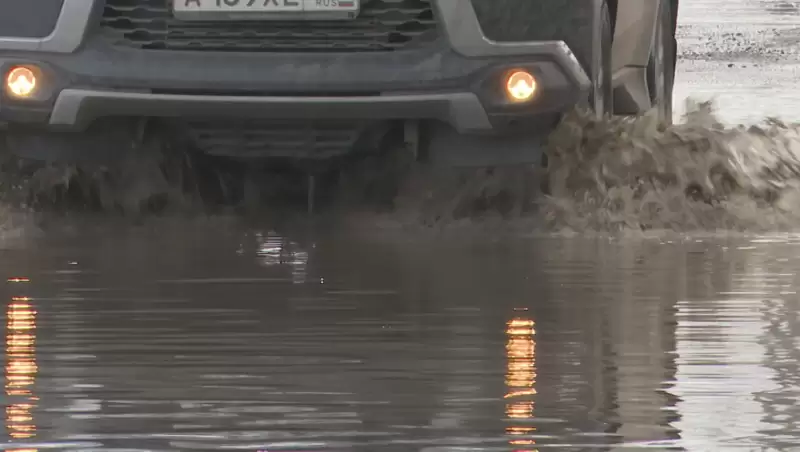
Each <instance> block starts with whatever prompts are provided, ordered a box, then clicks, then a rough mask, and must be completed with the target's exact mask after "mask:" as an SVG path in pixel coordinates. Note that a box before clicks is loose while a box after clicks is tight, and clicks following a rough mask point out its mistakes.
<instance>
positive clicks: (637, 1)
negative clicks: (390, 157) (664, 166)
mask: <svg viewBox="0 0 800 452" xmlns="http://www.w3.org/2000/svg"><path fill="white" fill-rule="evenodd" d="M677 6H678V5H677V0H18V1H14V0H11V1H5V2H3V4H2V9H3V10H2V14H0V73H2V80H3V81H4V84H3V87H2V96H1V97H0V124H2V125H3V127H4V128H5V129H6V130H5V132H4V133H3V135H4V137H5V140H6V144H7V146H8V147H9V148H10V149H11V150H12V151H14V152H15V153H18V154H21V155H23V156H28V157H32V158H39V159H55V160H76V159H78V160H79V159H83V158H87V159H93V158H113V157H114V156H116V155H117V154H121V153H123V151H127V150H129V149H128V147H130V146H128V145H127V144H121V143H134V144H132V145H131V146H133V147H135V143H137V142H138V141H137V139H138V137H140V136H141V134H142V133H143V129H144V125H145V124H152V123H157V124H159V125H160V126H159V129H160V130H168V131H169V132H170V133H169V135H170V136H173V137H178V139H180V140H185V141H189V142H191V143H192V144H193V145H194V146H195V147H196V148H197V149H199V150H201V151H203V152H204V153H207V154H210V155H217V156H226V157H231V158H235V159H259V160H261V161H263V160H264V159H280V160H286V161H290V162H295V163H302V162H309V161H312V162H320V161H329V160H336V159H338V158H340V157H343V156H346V155H350V154H352V153H354V152H357V151H359V152H381V150H382V149H386V144H387V140H388V141H390V142H392V143H395V144H401V145H403V146H405V148H406V149H409V150H411V151H413V152H414V153H415V155H417V156H419V157H420V159H425V160H428V161H431V162H441V163H444V164H447V165H456V166H461V165H466V166H474V165H479V166H482V165H502V164H514V163H521V162H537V161H540V159H541V141H542V138H543V137H545V136H546V135H547V132H548V131H550V130H552V128H553V127H554V126H555V125H556V124H557V123H558V122H559V120H560V119H561V117H562V115H563V113H564V112H565V111H567V110H569V109H571V108H573V107H574V106H576V105H579V104H586V105H587V106H589V107H591V108H593V109H594V110H595V111H596V112H597V113H599V114H625V115H635V114H639V113H642V112H644V111H646V110H650V109H651V108H653V107H657V108H658V110H659V113H660V117H661V119H662V120H664V121H669V120H670V118H671V97H672V96H671V92H672V84H673V78H674V67H675V39H674V35H675V22H676V15H677ZM123 148H125V149H123Z"/></svg>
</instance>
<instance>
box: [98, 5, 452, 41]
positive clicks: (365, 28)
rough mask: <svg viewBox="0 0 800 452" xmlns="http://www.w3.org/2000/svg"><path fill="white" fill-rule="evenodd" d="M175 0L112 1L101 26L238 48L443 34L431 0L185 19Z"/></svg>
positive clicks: (149, 37) (129, 36)
mask: <svg viewBox="0 0 800 452" xmlns="http://www.w3.org/2000/svg"><path fill="white" fill-rule="evenodd" d="M170 1H171V0H106V3H105V8H104V10H103V17H102V20H101V29H103V30H104V31H105V32H106V33H107V34H109V35H110V36H111V37H112V38H113V39H114V41H115V43H116V44H118V45H125V46H129V47H135V48H141V49H153V50H197V51H234V52H247V51H250V52H281V51H283V52H369V51H393V50H397V49H402V48H405V47H407V46H409V45H414V44H417V43H425V42H430V41H432V40H435V39H436V38H437V30H436V19H435V17H434V10H433V6H432V5H431V0H364V1H362V7H361V13H360V14H359V16H358V18H356V19H354V20H348V21H333V20H332V21H272V20H270V21H202V22H198V21H181V20H177V19H175V18H174V17H172V14H171V12H170V8H169V4H170Z"/></svg>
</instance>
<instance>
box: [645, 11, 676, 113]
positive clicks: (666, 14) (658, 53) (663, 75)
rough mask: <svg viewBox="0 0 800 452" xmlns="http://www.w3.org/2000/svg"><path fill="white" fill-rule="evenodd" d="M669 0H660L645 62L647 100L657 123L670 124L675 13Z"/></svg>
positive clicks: (674, 48) (673, 77)
mask: <svg viewBox="0 0 800 452" xmlns="http://www.w3.org/2000/svg"><path fill="white" fill-rule="evenodd" d="M673 3H674V4H676V5H677V2H675V1H673V0H662V1H661V5H660V6H661V7H660V9H659V14H658V21H657V22H656V32H655V38H654V39H653V49H652V51H651V52H650V62H649V63H648V65H647V86H648V88H649V91H650V101H651V103H652V105H653V106H654V107H655V108H656V111H657V114H658V120H659V122H660V123H661V124H664V125H670V124H672V89H673V85H674V84H675V63H676V50H677V49H676V43H675V15H676V11H673Z"/></svg>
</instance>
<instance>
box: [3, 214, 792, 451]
mask: <svg viewBox="0 0 800 452" xmlns="http://www.w3.org/2000/svg"><path fill="white" fill-rule="evenodd" d="M293 230H294V231H295V232H294V233H290V234H289V235H283V234H282V233H280V232H277V231H274V230H270V229H261V228H256V227H252V226H249V227H242V226H237V225H234V224H233V223H225V224H218V225H205V226H198V227H197V228H195V229H194V230H192V231H189V232H184V233H181V231H179V230H178V228H169V227H159V228H155V229H148V228H140V229H136V230H133V229H129V230H127V231H124V232H120V231H116V232H113V233H112V232H106V233H103V234H91V235H89V236H87V235H86V234H82V233H79V234H73V235H69V236H49V237H47V238H45V239H41V240H39V241H37V243H35V244H33V243H31V244H26V245H24V246H18V247H15V248H9V249H7V250H5V251H3V252H2V256H3V259H2V260H0V273H1V274H2V275H1V276H2V277H3V278H5V280H7V282H6V283H5V285H4V287H3V297H4V299H5V308H4V309H5V311H6V315H5V336H6V342H5V344H6V345H5V356H6V364H5V373H4V378H5V385H4V395H3V401H4V404H5V406H6V411H5V429H6V430H5V436H6V439H7V440H8V443H6V444H5V445H4V448H5V450H16V451H23V450H26V451H29V450H40V451H45V450H65V451H67V450H76V451H77V450H82V451H86V450H93V451H94V450H97V451H116V450H119V451H123V450H124V451H160V450H164V451H166V450H169V451H194V450H197V451H201V450H208V451H212V450H249V451H305V452H312V451H327V450H342V451H365V452H366V451H398V452H405V451H425V452H433V451H481V452H484V451H509V452H510V451H514V452H523V451H525V452H527V451H535V450H545V449H548V448H556V447H558V448H560V449H562V450H574V451H584V450H638V449H654V450H697V451H710V450H794V448H795V447H800V433H799V432H798V430H797V425H796V424H797V419H798V418H797V413H796V411H797V410H796V405H797V385H798V375H800V372H799V370H800V369H798V356H800V355H798V349H797V338H796V335H797V331H798V330H799V329H800V323H798V313H797V308H798V301H799V300H800V299H798V296H797V288H798V287H800V280H798V278H797V276H796V273H797V270H798V268H800V258H798V256H799V255H798V253H797V250H796V246H797V245H798V243H800V241H798V239H797V238H796V237H794V236H790V235H773V236H770V237H761V238H750V239H747V238H739V239H729V240H723V239H710V240H701V239H680V240H677V241H668V240H643V241H630V240H627V241H616V240H597V239H577V238H575V239H567V240H565V239H555V238H552V239H547V238H540V239H508V240H502V241H498V242H495V243H480V242H469V243H466V242H464V241H460V240H455V241H447V240H437V241H426V240H414V241H403V240H387V239H386V238H382V239H380V240H371V239H367V238H364V237H357V236H354V235H353V234H350V233H348V232H346V231H320V230H317V231H312V230H309V231H305V232H304V233H301V232H297V231H298V230H299V229H296V228H293Z"/></svg>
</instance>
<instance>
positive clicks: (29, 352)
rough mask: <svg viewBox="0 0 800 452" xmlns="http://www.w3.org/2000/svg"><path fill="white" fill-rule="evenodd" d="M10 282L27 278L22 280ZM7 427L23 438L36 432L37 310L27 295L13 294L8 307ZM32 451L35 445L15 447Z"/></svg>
mask: <svg viewBox="0 0 800 452" xmlns="http://www.w3.org/2000/svg"><path fill="white" fill-rule="evenodd" d="M10 282H27V279H26V280H24V281H22V280H19V281H10ZM5 370H6V372H5V376H6V385H5V387H6V395H7V396H8V397H9V399H10V402H9V403H8V405H7V406H6V429H7V430H8V434H9V436H10V437H11V438H12V439H16V440H22V439H29V438H33V437H34V436H35V435H36V426H35V423H34V419H33V409H34V408H35V407H36V404H37V402H38V398H37V397H36V396H35V395H34V393H33V385H34V382H35V379H36V372H37V370H38V368H37V365H36V311H35V310H34V309H33V306H32V305H31V300H30V298H28V297H12V298H11V302H10V303H9V304H8V309H7V311H6V369H5ZM13 450H15V451H16V452H23V451H25V452H33V451H34V450H33V449H13Z"/></svg>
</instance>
